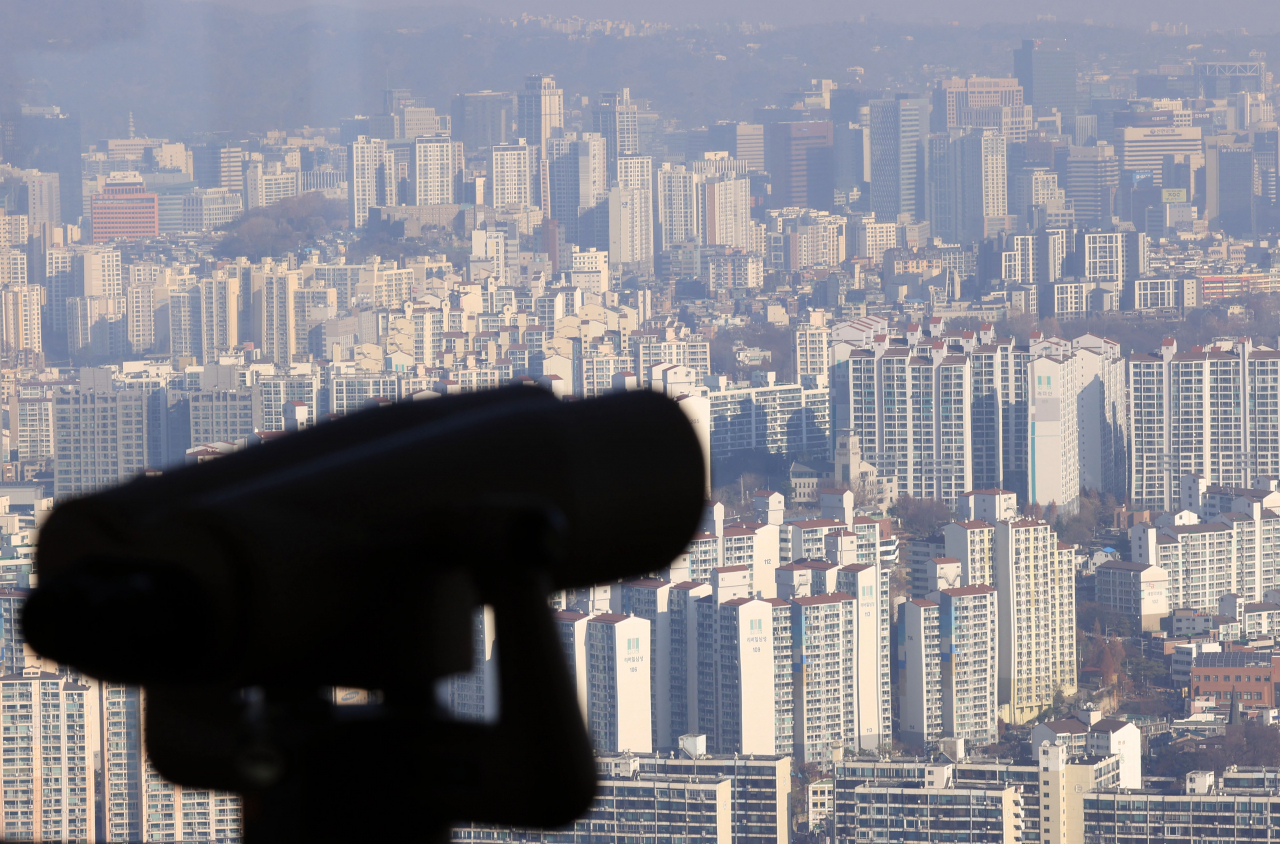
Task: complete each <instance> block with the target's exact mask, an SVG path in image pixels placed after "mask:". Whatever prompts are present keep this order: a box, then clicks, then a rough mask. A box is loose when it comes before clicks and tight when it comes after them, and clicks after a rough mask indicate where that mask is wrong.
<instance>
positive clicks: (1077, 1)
mask: <svg viewBox="0 0 1280 844" xmlns="http://www.w3.org/2000/svg"><path fill="white" fill-rule="evenodd" d="M220 2H224V3H226V4H227V5H233V6H240V7H245V8H251V9H259V10H280V9H294V8H299V7H302V6H308V5H313V4H312V3H311V2H310V0H220ZM325 2H326V3H327V4H329V5H341V6H346V7H349V8H362V7H363V8H380V9H386V8H398V7H408V8H413V9H423V8H433V7H441V8H446V7H465V8H471V9H478V10H492V12H493V13H494V14H497V15H518V14H520V13H522V12H529V13H531V14H555V15H580V16H582V17H587V18H602V17H606V18H621V19H627V20H639V19H646V20H661V21H670V22H673V23H674V22H685V21H697V20H705V19H716V20H723V19H733V20H753V21H767V22H770V23H774V24H783V25H785V24H786V23H815V22H820V21H824V20H857V19H858V17H859V16H861V15H865V16H878V17H880V18H881V19H884V20H899V21H904V22H909V21H912V20H920V19H924V18H931V19H934V20H958V21H960V22H961V23H962V24H979V23H989V22H995V21H1002V22H1020V21H1026V20H1031V19H1034V18H1035V17H1036V16H1037V15H1046V14H1052V15H1055V16H1056V17H1057V18H1058V19H1059V20H1064V21H1076V22H1083V21H1086V20H1088V21H1092V22H1094V23H1097V24H1109V25H1114V26H1137V27H1144V28H1145V27H1146V26H1147V25H1148V24H1150V23H1151V21H1153V20H1154V21H1159V22H1160V23H1162V24H1163V23H1166V22H1173V23H1183V22H1185V23H1187V24H1188V25H1189V26H1191V27H1193V28H1195V27H1199V28H1211V29H1223V28H1239V27H1244V28H1247V29H1248V30H1249V32H1250V33H1251V34H1270V33H1274V32H1276V31H1277V30H1280V13H1278V12H1277V8H1278V7H1277V4H1276V2H1275V0H1213V2H1205V1H1204V0H1120V1H1119V2H1117V0H1056V1H1055V2H1047V1H1046V0H894V2H889V3H886V2H884V1H883V0H804V2H778V0H732V2H725V0H644V2H641V3H636V2H632V0H484V2H461V3H460V2H456V0H420V2H416V3H405V2H403V0H325Z"/></svg>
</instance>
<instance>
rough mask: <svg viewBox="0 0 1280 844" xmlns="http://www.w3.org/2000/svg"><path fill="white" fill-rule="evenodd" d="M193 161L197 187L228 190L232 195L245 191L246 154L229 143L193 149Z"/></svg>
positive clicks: (200, 146) (206, 145) (205, 145)
mask: <svg viewBox="0 0 1280 844" xmlns="http://www.w3.org/2000/svg"><path fill="white" fill-rule="evenodd" d="M191 161H192V167H193V170H194V173H193V176H194V178H195V182H196V185H198V186H199V187H201V188H206V189H208V188H226V189H227V190H229V191H231V192H232V193H241V192H242V191H243V190H244V152H243V151H242V150H241V149H240V147H238V146H233V145H231V144H229V143H212V144H202V145H199V146H195V147H192V149H191Z"/></svg>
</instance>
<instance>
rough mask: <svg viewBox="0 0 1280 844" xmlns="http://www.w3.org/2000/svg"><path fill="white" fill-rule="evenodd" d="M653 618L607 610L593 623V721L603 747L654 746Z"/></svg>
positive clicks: (589, 627) (648, 749)
mask: <svg viewBox="0 0 1280 844" xmlns="http://www.w3.org/2000/svg"><path fill="white" fill-rule="evenodd" d="M650 632H651V631H650V624H649V620H648V619H645V618H639V617H636V616H625V615H619V614H616V613H601V614H599V615H596V616H593V617H592V618H591V619H589V620H588V622H587V649H586V650H587V682H588V710H589V713H588V723H589V732H590V733H591V740H592V744H594V745H595V747H596V749H598V750H601V751H612V752H622V751H627V750H630V751H632V752H634V753H650V752H652V750H653V732H652V729H653V728H652V720H653V718H652V709H651V700H652V698H651V696H650V674H649V659H650V650H651V646H650V642H649V637H650Z"/></svg>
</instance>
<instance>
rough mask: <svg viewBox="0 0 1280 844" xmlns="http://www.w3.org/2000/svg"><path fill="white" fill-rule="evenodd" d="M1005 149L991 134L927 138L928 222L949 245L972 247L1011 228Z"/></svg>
mask: <svg viewBox="0 0 1280 844" xmlns="http://www.w3.org/2000/svg"><path fill="white" fill-rule="evenodd" d="M1006 173H1007V167H1006V148H1005V138H1004V136H1003V135H1000V134H998V133H997V132H995V131H993V130H990V129H968V130H962V129H952V130H950V131H949V133H948V134H945V135H933V136H930V138H929V177H928V182H929V197H928V198H929V212H928V214H929V219H930V222H931V223H932V227H931V230H932V232H933V233H934V234H936V235H937V236H938V237H941V238H942V239H943V240H945V241H946V242H947V243H971V242H974V241H978V240H982V239H984V238H986V237H991V236H993V235H995V234H996V233H998V232H1000V231H1003V230H1005V228H1007V224H1008V220H1007V219H1006V218H1007V213H1006V212H1007V207H1008V206H1007V201H1008V190H1007V187H1006V178H1007V177H1006Z"/></svg>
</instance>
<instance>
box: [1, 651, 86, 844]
mask: <svg viewBox="0 0 1280 844" xmlns="http://www.w3.org/2000/svg"><path fill="white" fill-rule="evenodd" d="M0 699H3V702H4V703H3V705H4V707H5V708H4V713H5V716H6V717H7V718H8V719H9V720H8V722H7V724H8V726H9V732H8V733H7V734H6V735H5V737H4V761H5V765H4V772H3V775H2V776H0V785H2V786H3V790H4V820H3V823H4V827H3V829H4V839H5V840H6V841H68V842H76V844H89V842H91V841H95V840H97V835H98V825H99V822H100V819H99V817H98V797H97V794H96V793H95V783H94V774H95V769H96V768H97V766H98V764H99V762H98V760H97V758H96V757H97V755H98V753H99V752H100V750H99V748H100V747H101V733H100V723H101V722H100V718H99V711H98V689H97V684H96V682H95V681H89V682H88V684H83V683H79V682H77V681H75V680H72V679H71V678H70V677H68V676H66V675H65V674H57V673H54V672H49V671H44V670H42V664H41V663H36V664H35V665H31V666H28V667H27V668H25V669H23V670H22V671H21V672H20V673H14V674H9V675H6V676H4V677H0ZM24 727H25V729H24Z"/></svg>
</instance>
